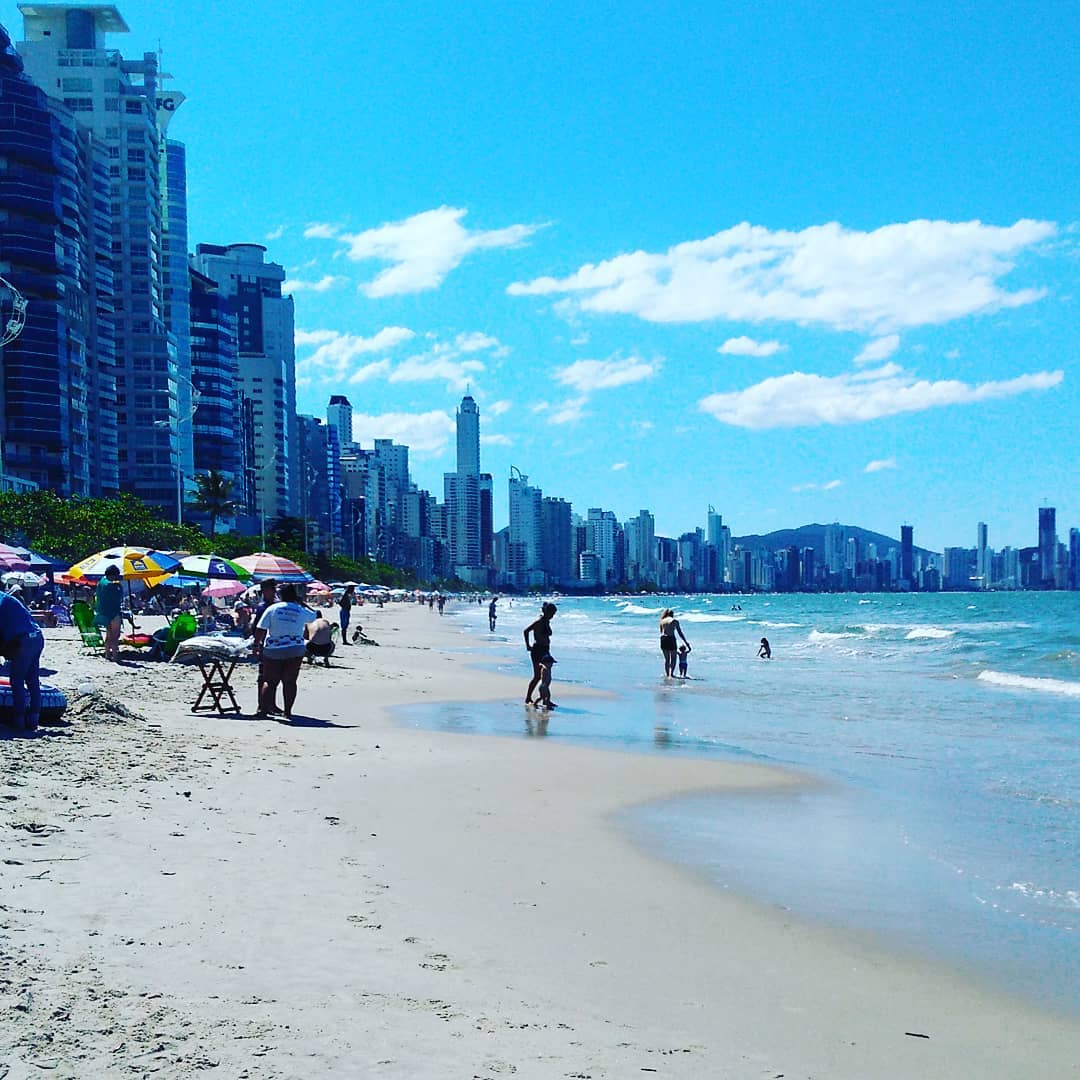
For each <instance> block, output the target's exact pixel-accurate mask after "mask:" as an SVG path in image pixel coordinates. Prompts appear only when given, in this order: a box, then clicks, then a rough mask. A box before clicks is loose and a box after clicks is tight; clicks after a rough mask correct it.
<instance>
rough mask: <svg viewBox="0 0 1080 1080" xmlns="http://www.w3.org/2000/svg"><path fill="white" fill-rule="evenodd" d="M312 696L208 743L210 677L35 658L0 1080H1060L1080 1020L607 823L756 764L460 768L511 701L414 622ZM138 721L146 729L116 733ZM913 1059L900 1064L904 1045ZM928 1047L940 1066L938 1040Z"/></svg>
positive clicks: (522, 750) (544, 762) (0, 756)
mask: <svg viewBox="0 0 1080 1080" xmlns="http://www.w3.org/2000/svg"><path fill="white" fill-rule="evenodd" d="M362 618H363V622H364V625H365V630H366V631H367V632H369V633H371V634H372V635H373V636H374V637H375V638H376V639H378V640H379V641H380V642H381V643H382V644H381V646H380V647H379V648H363V647H355V648H351V649H343V650H341V651H340V652H339V655H338V656H337V657H335V658H334V660H333V663H334V665H335V666H334V667H333V668H331V669H330V670H324V669H322V668H305V669H304V672H303V674H302V677H301V689H300V697H299V699H298V702H297V713H298V714H302V715H304V716H307V717H318V718H320V720H321V721H322V722H318V723H317V722H314V721H310V722H308V721H301V722H300V724H299V725H294V726H292V727H288V726H285V725H283V724H279V723H276V722H272V721H259V720H255V719H254V718H252V716H251V715H250V713H251V712H252V711H253V709H254V668H253V667H244V668H238V669H237V674H236V676H235V678H234V682H235V684H236V686H237V687H238V689H239V691H240V694H239V696H240V698H241V702H242V704H244V705H245V706H246V708H247V709H248V710H249V714H248V715H247V716H246V717H244V718H239V719H238V718H233V717H224V718H222V717H217V716H205V715H198V716H193V715H191V714H190V713H189V711H188V709H189V706H190V704H191V702H192V701H194V699H195V696H196V693H197V691H198V688H199V685H200V681H201V680H200V676H199V673H198V671H197V669H195V668H191V667H186V666H179V665H175V664H170V665H166V664H153V663H142V662H139V661H138V660H137V656H136V654H132V661H133V663H132V665H131V666H117V665H113V664H108V663H106V661H105V660H104V659H102V658H100V657H95V656H91V655H88V654H87V653H85V652H84V651H83V650H82V648H81V646H80V645H79V643H78V640H77V638H75V636H74V635H73V633H72V632H71V631H67V630H55V631H48V632H47V637H48V641H47V647H46V652H45V657H44V660H43V663H44V665H45V667H46V668H48V669H55V671H56V674H55V675H53V676H50V677H49V680H50V681H52V682H54V683H56V684H58V685H60V686H61V687H63V688H64V689H65V690H69V691H74V690H75V688H76V687H77V686H79V685H81V684H85V683H86V682H87V680H88V679H89V680H91V681H92V682H93V683H94V684H95V687H96V688H97V689H96V691H95V693H94V694H91V695H89V696H87V695H83V696H81V697H78V696H76V697H75V704H74V709H75V712H77V713H80V714H81V715H78V716H77V717H76V718H75V720H74V722H73V723H72V724H71V725H70V726H69V727H64V728H51V729H46V730H45V731H44V732H43V734H42V735H40V736H39V737H38V738H35V739H12V738H8V737H4V738H3V739H0V760H2V764H3V778H2V785H0V800H2V801H0V808H2V809H0V858H2V865H0V871H2V877H0V1080H22V1078H23V1077H31V1076H32V1077H41V1076H51V1077H79V1078H86V1077H114V1076H115V1077H121V1076H122V1077H138V1076H159V1077H187V1076H196V1075H199V1076H201V1075H210V1076H221V1077H229V1078H232V1077H252V1078H257V1077H258V1078H261V1077H297V1078H313V1077H379V1078H381V1077H440V1078H441V1077H452V1078H457V1077H463V1078H484V1080H489V1078H490V1080H497V1078H502V1077H507V1076H517V1077H527V1078H534V1077H535V1078H544V1080H546V1078H555V1077H575V1078H594V1080H600V1078H616V1080H621V1078H624V1077H637V1076H657V1077H708V1078H717V1077H739V1078H741V1077H755V1078H765V1077H768V1078H777V1077H781V1076H782V1077H785V1078H788V1080H792V1078H810V1077H815V1078H822V1080H824V1078H873V1077H919V1078H923V1077H941V1078H954V1077H1017V1078H1020V1077H1025V1078H1027V1077H1043V1076H1046V1077H1051V1076H1052V1077H1063V1076H1067V1075H1073V1074H1076V1072H1077V1070H1078V1064H1077V1063H1078V1059H1080V1023H1078V1022H1077V1021H1076V1019H1075V1018H1065V1017H1055V1016H1052V1015H1049V1014H1046V1013H1041V1012H1039V1011H1036V1010H1035V1009H1033V1008H1029V1007H1028V1006H1026V1005H1023V1004H1021V1003H1019V1002H1016V1001H1012V1000H1009V999H1006V998H1004V997H1002V996H1000V995H996V994H993V993H990V992H988V991H986V990H984V989H980V988H979V987H978V986H976V985H974V984H972V983H970V982H968V981H967V980H965V979H964V978H962V977H961V976H959V975H957V974H954V973H951V972H949V971H946V970H944V969H942V970H936V969H934V968H932V967H930V966H928V965H926V964H924V963H920V962H916V961H914V960H909V959H905V958H903V957H898V956H895V955H891V954H889V953H888V952H886V951H883V950H881V949H878V948H875V947H874V946H873V945H871V944H868V943H865V942H859V941H857V940H855V939H854V938H853V937H850V936H842V935H839V934H837V933H833V932H829V931H826V930H823V929H821V928H817V927H813V926H808V925H806V924H804V923H801V922H799V921H797V920H795V919H794V918H792V917H790V916H789V915H788V913H786V912H784V911H780V910H773V909H765V908H762V907H759V906H755V905H753V904H750V903H748V902H745V901H743V900H740V899H739V898H737V897H733V896H731V895H729V894H727V893H725V892H722V891H720V890H717V889H715V888H713V887H711V886H709V885H707V884H706V883H704V882H703V881H700V880H698V879H697V878H695V877H694V876H693V875H691V874H689V873H687V872H685V871H683V870H681V869H679V868H677V867H674V866H669V865H668V864H666V863H662V862H658V861H656V860H655V859H653V858H650V857H649V856H647V855H646V854H644V853H643V852H641V851H639V850H638V849H637V848H635V847H634V846H633V844H632V843H631V842H630V840H629V839H628V838H627V837H626V836H624V835H623V834H622V833H621V831H620V830H619V829H618V828H617V827H616V826H615V825H614V823H613V822H612V817H613V815H615V814H616V813H617V812H618V811H620V810H622V809H624V808H625V807H626V805H627V804H629V803H632V802H638V801H645V800H649V799H656V798H661V797H665V796H668V795H671V794H673V793H677V792H682V791H690V790H698V789H706V788H719V787H724V788H731V787H735V788H738V787H749V786H757V785H762V784H790V783H795V782H798V781H797V778H795V777H792V776H790V775H788V774H782V773H777V772H772V771H770V770H766V769H761V768H756V767H752V766H745V765H730V764H724V763H718V762H707V761H693V760H675V759H667V758H654V757H648V756H645V755H631V754H618V753H605V752H601V751H589V750H582V749H572V748H567V747H565V746H561V745H558V744H556V743H552V742H550V741H547V740H543V739H524V738H522V739H497V738H479V737H463V736H455V735H446V734H440V733H432V732H426V731H417V730H411V729H409V728H406V727H403V726H399V725H397V724H396V723H395V722H394V721H393V720H392V718H391V717H390V716H389V714H388V709H389V707H391V706H394V705H397V704H402V703H410V702H416V701H425V700H426V701H434V702H437V701H447V700H463V701H468V700H479V699H482V698H500V699H503V698H504V699H506V700H507V701H508V702H516V701H517V700H518V699H519V698H520V696H521V692H522V689H523V686H524V681H525V678H524V677H525V673H526V672H525V665H526V661H525V657H524V654H523V665H522V677H521V678H520V679H515V680H511V679H508V678H506V677H504V676H501V675H498V674H494V673H491V672H488V671H486V670H483V669H482V668H479V667H478V666H477V665H471V664H469V663H467V662H466V657H465V656H464V655H463V654H462V653H461V652H460V651H458V650H460V649H461V647H462V646H463V645H465V644H468V643H469V641H468V639H464V638H463V637H462V636H461V635H460V633H459V632H458V630H457V627H456V626H455V623H454V620H453V619H452V618H444V619H440V618H439V617H438V616H437V615H434V614H432V613H430V612H429V611H428V610H427V609H426V608H421V607H414V606H392V607H387V608H385V609H383V610H380V611H375V610H372V609H371V608H365V609H363V612H362ZM128 710H130V711H128ZM909 1033H912V1034H909ZM920 1036H929V1037H928V1038H922V1037H920Z"/></svg>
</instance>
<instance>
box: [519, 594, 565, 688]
mask: <svg viewBox="0 0 1080 1080" xmlns="http://www.w3.org/2000/svg"><path fill="white" fill-rule="evenodd" d="M557 610H558V609H557V608H556V607H555V605H554V604H552V603H547V604H544V606H543V607H542V608H541V609H540V612H541V614H540V618H539V619H537V620H536V622H534V623H530V624H529V625H528V626H526V627H525V649H526V651H527V652H528V654H529V656H530V657H531V658H532V666H533V675H532V681H531V682H530V683H529V688H528V690H526V691H525V704H526V705H531V704H532V703H533V700H532V695H533V691H534V690H535V689H536V687H537V684H538V683H539V682H540V676H541V674H542V672H541V671H540V663H541V661H542V660H543V659H544V657H545V656H547V655H548V653H549V652H550V650H551V617H552V616H553V615H554V614H555V612H556V611H557ZM529 634H532V636H533V639H532V644H531V645H530V644H529ZM554 704H555V703H554V702H549V708H550V707H551V706H554Z"/></svg>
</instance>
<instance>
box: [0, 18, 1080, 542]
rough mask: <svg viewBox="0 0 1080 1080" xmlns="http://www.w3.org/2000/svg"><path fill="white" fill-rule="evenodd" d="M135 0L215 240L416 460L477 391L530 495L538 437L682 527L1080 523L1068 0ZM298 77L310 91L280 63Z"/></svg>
mask: <svg viewBox="0 0 1080 1080" xmlns="http://www.w3.org/2000/svg"><path fill="white" fill-rule="evenodd" d="M120 7H121V10H122V13H123V16H124V18H125V19H126V21H127V23H128V25H129V26H130V27H131V32H130V33H129V34H124V35H116V36H114V38H113V39H112V41H111V44H112V45H113V46H115V47H117V48H121V49H122V50H123V51H124V53H125V55H129V54H130V55H133V56H138V55H141V54H142V53H143V52H144V51H146V50H148V49H151V48H153V47H154V46H155V44H156V43H158V42H160V43H161V47H162V50H163V55H162V58H161V66H162V70H164V71H167V72H170V73H171V74H172V76H174V77H175V80H174V82H171V83H170V82H168V81H167V82H165V83H164V86H165V87H166V89H167V88H168V87H170V86H172V85H175V86H177V87H180V86H182V87H183V90H184V93H185V94H186V96H187V100H186V102H185V105H184V109H183V110H181V111H180V112H179V113H178V114H177V116H176V119H175V120H174V121H173V123H172V125H171V127H170V130H169V136H170V138H174V139H177V140H180V141H181V142H182V143H184V144H185V146H186V149H187V170H188V176H187V187H188V236H189V250H194V249H195V246H196V245H197V244H199V243H208V244H224V245H229V244H239V243H245V242H251V243H260V244H263V245H265V246H266V248H267V259H268V261H273V262H275V263H281V264H282V265H283V266H284V267H285V270H286V275H287V276H286V282H285V284H284V286H283V289H284V291H286V292H287V293H289V294H291V295H292V297H293V299H294V303H295V312H296V317H295V324H296V355H297V391H296V396H297V408H298V411H300V412H301V413H308V414H314V415H316V416H324V415H325V406H326V402H327V400H328V399H329V397H330V395H332V394H335V393H336V394H345V395H349V396H350V397H351V399H352V400H353V403H354V405H355V407H356V413H357V416H356V424H355V438H356V439H357V441H358V442H359V443H360V444H361V445H363V446H365V447H369V446H371V445H372V444H373V442H374V439H376V438H382V439H395V440H397V441H398V442H401V443H405V444H407V445H409V446H410V448H411V462H412V473H413V476H414V478H415V479H416V481H417V483H418V484H419V485H420V486H421V487H423V488H426V489H427V490H430V491H433V492H440V491H441V490H442V477H443V475H444V474H445V473H446V472H448V471H452V470H453V469H454V467H455V465H454V459H455V426H454V412H453V408H452V407H450V406H451V405H452V403H453V402H456V401H457V400H459V399H460V397H461V394H462V393H463V392H464V390H465V389H466V387H468V388H470V389H471V392H472V393H473V394H474V395H475V397H476V400H477V402H478V403H479V405H480V408H481V410H482V412H483V414H484V416H485V434H484V445H483V455H484V466H483V467H484V469H485V471H486V472H490V473H491V474H492V475H493V476H494V478H495V484H494V496H495V519H496V524H497V525H501V524H504V523H505V522H506V521H507V520H508V504H507V495H506V484H505V483H504V478H505V477H507V476H508V475H509V474H510V469H511V467H512V466H516V467H517V468H519V469H520V470H521V471H523V472H525V473H526V474H528V475H529V476H530V479H531V481H532V482H533V483H535V484H537V485H538V486H540V487H542V488H543V489H544V491H545V492H549V491H550V492H551V493H552V494H556V495H559V496H561V497H562V498H565V499H567V500H569V501H570V502H572V503H573V504H574V505H575V506H576V507H587V506H590V505H593V506H595V505H597V504H600V505H603V506H605V507H612V508H615V509H616V512H617V513H618V514H619V515H620V517H629V516H630V515H631V514H633V513H636V511H637V509H638V508H640V507H641V506H650V507H651V508H652V509H653V512H654V513H655V515H656V526H657V532H659V533H662V534H666V535H678V533H679V532H680V531H681V530H683V529H685V528H686V527H688V525H687V520H686V519H687V518H688V517H691V516H692V517H693V518H694V519H697V518H699V517H700V511H699V509H698V508H699V507H701V506H703V505H707V504H709V503H712V504H715V505H717V506H721V507H723V512H724V516H725V519H726V520H729V521H732V522H737V523H738V526H737V527H738V531H739V532H747V533H751V532H752V533H765V532H769V531H771V530H772V529H775V528H778V527H782V526H786V525H793V524H795V523H798V522H811V521H820V522H828V521H835V520H841V521H848V522H852V523H854V522H857V523H858V524H859V525H861V526H864V527H866V528H871V529H874V530H876V531H879V532H883V533H886V534H892V533H893V532H894V531H895V530H896V529H897V527H898V523H899V522H902V521H911V522H913V523H914V524H915V526H916V530H917V535H918V536H919V537H920V543H921V544H922V545H923V546H926V547H928V548H931V549H933V550H939V551H940V550H943V549H944V548H945V547H946V546H950V545H951V544H955V543H957V542H960V543H963V544H964V545H969V544H972V543H974V540H973V537H974V535H975V525H976V523H977V522H978V521H986V522H988V524H989V526H990V536H991V545H992V546H994V547H998V548H1000V547H1004V546H1015V547H1020V546H1025V545H1027V544H1030V543H1031V542H1032V538H1031V525H1030V522H1031V520H1032V518H1033V516H1034V511H1035V509H1036V508H1037V507H1039V506H1040V505H1042V504H1043V503H1050V504H1053V505H1055V506H1056V507H1057V510H1058V518H1059V521H1062V522H1075V521H1080V502H1078V500H1080V495H1078V494H1077V491H1076V485H1075V484H1072V485H1070V484H1063V483H1062V480H1061V479H1060V478H1061V477H1063V476H1068V475H1070V463H1071V462H1072V461H1074V460H1075V459H1076V456H1077V450H1078V448H1080V447H1078V439H1080V436H1078V435H1077V432H1076V424H1075V417H1076V416H1077V415H1078V414H1080V397H1078V391H1077V387H1076V385H1075V381H1076V380H1075V370H1076V349H1077V345H1076V335H1075V321H1076V320H1075V313H1074V312H1075V304H1074V301H1073V297H1072V293H1073V292H1074V291H1075V285H1076V280H1077V266H1078V265H1080V262H1078V260H1077V258H1076V254H1077V237H1078V230H1077V224H1076V220H1075V219H1076V216H1077V215H1076V205H1075V194H1074V191H1075V184H1073V183H1071V180H1074V179H1075V178H1070V176H1069V174H1068V171H1067V169H1068V165H1069V163H1070V162H1071V161H1075V160H1076V154H1075V150H1076V143H1077V129H1076V120H1075V117H1074V116H1072V115H1071V112H1070V107H1069V105H1068V103H1069V102H1070V101H1074V100H1075V99H1076V94H1075V92H1073V91H1074V90H1075V88H1076V83H1077V74H1076V72H1075V70H1073V69H1072V68H1071V67H1070V66H1069V65H1068V63H1067V61H1066V58H1065V54H1064V53H1059V52H1057V51H1056V50H1055V48H1054V46H1053V42H1054V41H1056V40H1061V39H1064V38H1065V37H1066V36H1067V35H1068V34H1069V33H1071V30H1070V28H1069V26H1068V24H1067V21H1066V20H1065V13H1064V12H1063V11H1062V10H1061V9H1060V8H1058V7H1057V6H1056V5H1052V4H1049V3H1046V4H1037V5H1035V12H1034V15H1035V17H1034V23H1035V24H1036V25H1038V26H1039V28H1040V32H1039V33H1038V34H1031V33H1029V32H1027V31H1028V29H1029V27H1030V25H1031V16H1032V13H1031V12H1030V11H1029V12H1028V14H1027V15H1026V16H1023V17H1021V15H1020V14H1018V13H1012V12H1008V11H1002V10H994V11H992V12H991V11H975V12H972V11H968V10H965V11H964V12H962V13H961V10H960V8H959V7H957V6H948V5H946V6H945V7H944V8H941V7H939V8H935V9H934V10H933V11H932V12H930V11H925V12H922V13H921V14H920V15H919V17H916V16H915V15H914V14H913V13H910V12H890V13H880V12H878V13H870V12H867V11H864V10H863V9H862V8H859V7H854V6H844V5H837V6H836V7H835V8H833V9H831V10H830V11H829V12H828V13H826V14H824V15H822V14H821V13H817V14H815V15H814V16H811V15H810V14H800V13H795V12H763V10H762V9H761V8H760V6H759V5H749V4H743V5H739V4H736V5H734V6H732V7H730V8H729V9H727V10H725V11H724V12H723V13H721V12H718V11H714V10H712V9H711V8H710V7H708V6H707V5H700V6H695V5H690V6H688V7H686V8H685V9H684V10H681V11H680V13H679V18H677V17H676V15H674V14H671V13H668V14H660V13H656V12H654V11H651V10H650V9H649V8H648V7H647V6H644V5H629V6H627V7H626V8H624V9H621V10H620V12H619V15H618V17H616V18H612V17H611V16H610V14H608V15H603V14H601V13H599V12H595V13H590V12H584V13H583V12H580V11H578V10H577V9H571V8H570V7H569V6H568V5H567V6H564V5H559V4H556V5H553V6H551V7H550V8H548V9H545V11H544V13H543V14H542V15H536V14H535V13H534V14H533V15H532V16H528V17H527V16H526V15H525V14H524V13H522V12H514V11H502V10H500V13H499V18H498V19H497V20H491V21H489V20H486V19H484V18H483V16H482V15H473V16H471V17H470V15H469V14H468V13H463V12H460V11H452V10H448V9H444V8H443V7H442V6H441V5H428V6H427V7H422V8H416V7H413V8H410V9H409V10H408V11H407V12H406V11H404V10H399V9H395V8H393V7H392V6H390V5H378V4H376V5H370V6H366V7H365V9H364V10H363V11H362V12H351V13H344V14H343V13H341V12H340V11H337V10H334V9H331V8H330V7H329V6H328V5H325V4H323V3H319V2H317V3H314V4H312V5H309V6H308V7H307V8H305V12H304V16H303V20H302V22H298V20H297V18H296V12H295V9H294V8H286V7H285V6H284V5H280V4H276V3H270V4H266V5H261V6H260V8H259V9H258V11H255V10H251V11H246V10H245V11H240V10H226V11H221V10H219V9H218V8H216V7H211V6H210V5H209V4H207V3H204V2H202V0H195V2H193V3H190V4H186V5H184V6H183V8H182V9H180V8H177V9H169V8H167V7H162V6H159V5H152V4H149V3H148V2H147V0H133V2H129V3H124V4H122V5H120ZM961 15H962V17H961ZM680 19H681V21H680ZM0 22H2V23H3V24H4V25H6V26H7V28H8V29H9V30H10V31H12V33H13V34H15V35H16V36H17V35H18V34H19V31H20V29H21V22H22V19H21V16H20V14H19V12H18V7H17V5H16V4H13V3H8V2H4V3H0ZM193 26H198V27H200V31H199V32H198V33H194V32H193V31H192V30H191V27H193ZM421 26H422V27H423V28H424V32H423V34H418V33H415V31H416V29H417V28H418V27H421ZM447 57H453V58H457V59H458V60H459V61H461V62H462V64H464V62H465V59H466V58H468V64H467V67H468V72H469V74H468V78H465V77H464V76H458V75H456V74H455V73H454V72H455V69H454V65H453V64H447V63H446V62H445V60H446V58H447ZM459 66H460V65H459ZM673 71H677V72H679V73H680V77H679V78H678V79H672V78H670V77H669V76H670V72H673ZM342 72H345V73H346V76H345V77H344V78H341V77H340V75H341V73H342ZM268 73H273V74H274V79H273V83H274V85H275V86H285V87H287V88H288V89H287V91H286V92H284V93H280V94H270V93H267V92H258V93H253V92H252V87H262V86H266V85H267V84H268V80H267V78H266V76H267V74H268ZM240 176H242V177H243V178H244V182H243V183H238V177H240ZM631 253H633V254H631ZM556 487H558V488H559V489H560V490H558V491H556V490H555V489H556ZM957 521H965V522H968V521H970V526H968V527H966V529H965V534H964V535H963V536H962V537H960V536H957V535H956V532H957V529H956V522H957ZM968 533H970V534H971V535H970V536H969V535H967V534H968Z"/></svg>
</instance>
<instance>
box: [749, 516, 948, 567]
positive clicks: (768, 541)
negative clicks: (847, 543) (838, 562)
mask: <svg viewBox="0 0 1080 1080" xmlns="http://www.w3.org/2000/svg"><path fill="white" fill-rule="evenodd" d="M827 528H828V526H827V525H816V524H815V525H800V526H799V527H798V528H797V529H777V530H776V532H771V533H764V534H756V533H755V534H752V535H750V536H733V537H732V538H731V542H732V544H738V545H739V546H740V547H742V548H749V549H750V550H753V551H756V550H760V549H762V548H764V549H766V550H768V551H780V550H781V549H783V548H789V547H793V546H794V547H797V548H804V547H810V548H813V549H814V552H815V553H816V555H817V556H818V558H820V557H821V556H822V554H823V553H824V551H825V530H826V529H827ZM840 528H841V529H843V530H844V536H845V537H848V536H854V537H855V538H856V539H857V540H858V541H859V550H860V551H865V550H866V545H867V544H877V547H878V558H879V559H883V558H884V557H885V556H886V555H887V554H888V553H889V548H896V550H897V551H899V550H900V541H899V539H897V538H896V537H893V536H885V535H884V533H879V532H871V530H870V529H861V528H859V526H858V525H841V526H840ZM915 550H916V551H918V552H921V553H922V554H923V555H938V554H940V553H939V552H934V551H930V550H929V549H928V548H921V547H918V546H917V545H916V547H915Z"/></svg>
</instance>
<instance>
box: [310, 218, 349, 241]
mask: <svg viewBox="0 0 1080 1080" xmlns="http://www.w3.org/2000/svg"><path fill="white" fill-rule="evenodd" d="M339 232H341V229H340V228H339V227H338V226H337V225H327V224H325V223H324V222H318V221H314V222H312V223H311V224H310V225H309V226H308V227H307V228H306V229H305V230H304V239H305V240H333V239H334V237H335V236H337V234H338V233H339Z"/></svg>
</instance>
